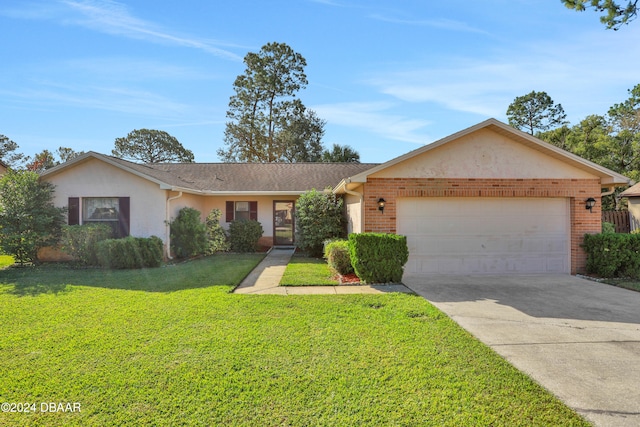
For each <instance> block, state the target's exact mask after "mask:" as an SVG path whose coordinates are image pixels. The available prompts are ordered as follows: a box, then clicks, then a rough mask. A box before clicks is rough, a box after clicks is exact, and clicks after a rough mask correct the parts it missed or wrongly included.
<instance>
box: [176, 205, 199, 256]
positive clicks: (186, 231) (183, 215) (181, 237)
mask: <svg viewBox="0 0 640 427" xmlns="http://www.w3.org/2000/svg"><path fill="white" fill-rule="evenodd" d="M170 225H171V249H172V250H173V253H174V254H175V256H176V257H178V258H188V257H191V256H195V255H202V254H204V253H205V251H206V249H207V228H206V226H205V224H204V223H203V222H202V221H200V211H199V210H197V209H194V208H182V209H180V211H179V212H178V216H177V217H176V219H174V220H173V221H172V222H171V224H170Z"/></svg>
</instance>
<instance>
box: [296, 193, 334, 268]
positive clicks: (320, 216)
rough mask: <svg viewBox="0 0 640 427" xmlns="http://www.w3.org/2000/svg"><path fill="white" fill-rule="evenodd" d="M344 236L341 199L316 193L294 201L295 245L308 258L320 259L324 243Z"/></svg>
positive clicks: (303, 195) (328, 194)
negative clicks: (307, 255) (308, 256)
mask: <svg viewBox="0 0 640 427" xmlns="http://www.w3.org/2000/svg"><path fill="white" fill-rule="evenodd" d="M344 235H345V217H344V214H343V202H342V199H341V198H339V197H337V196H336V195H335V194H332V193H322V192H319V191H317V190H315V189H314V190H311V191H307V192H306V193H303V194H302V195H301V196H300V197H299V198H298V200H297V201H296V245H297V246H298V247H299V248H300V249H302V250H303V251H305V252H306V253H307V254H309V255H310V256H314V257H318V258H319V257H321V256H322V252H323V245H324V242H325V241H326V240H329V239H333V238H336V237H343V236H344Z"/></svg>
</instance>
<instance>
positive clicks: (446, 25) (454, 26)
mask: <svg viewBox="0 0 640 427" xmlns="http://www.w3.org/2000/svg"><path fill="white" fill-rule="evenodd" d="M371 18H372V19H375V20H378V21H383V22H388V23H391V24H399V25H411V26H419V27H431V28H437V29H439V30H449V31H461V32H467V33H478V34H489V33H488V32H487V31H484V30H481V29H479V28H475V27H472V26H471V25H469V24H467V23H465V22H461V21H456V20H453V19H446V18H439V19H402V18H395V17H391V16H385V15H381V14H373V15H371Z"/></svg>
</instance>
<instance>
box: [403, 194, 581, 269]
mask: <svg viewBox="0 0 640 427" xmlns="http://www.w3.org/2000/svg"><path fill="white" fill-rule="evenodd" d="M397 210H398V212H397V232H398V234H403V235H406V236H407V241H408V245H409V262H408V263H407V265H406V266H405V272H406V273H407V274H424V273H427V274H483V273H484V274H505V273H568V272H569V252H570V248H569V203H568V201H567V200H566V199H562V198H553V199H552V198H549V199H543V198H508V199H507V198H469V197H464V198H401V199H398V206H397Z"/></svg>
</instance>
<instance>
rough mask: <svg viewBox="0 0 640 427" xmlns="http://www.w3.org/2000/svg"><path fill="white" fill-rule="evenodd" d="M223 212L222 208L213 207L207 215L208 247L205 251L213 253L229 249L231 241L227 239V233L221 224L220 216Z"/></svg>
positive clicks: (209, 253)
mask: <svg viewBox="0 0 640 427" xmlns="http://www.w3.org/2000/svg"><path fill="white" fill-rule="evenodd" d="M221 216H222V212H220V209H213V210H211V212H209V215H207V219H206V220H205V226H206V231H207V248H206V250H205V253H206V254H207V255H212V254H214V253H216V252H225V251H228V250H229V241H228V240H227V233H225V231H224V228H222V226H221V225H220V217H221Z"/></svg>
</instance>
